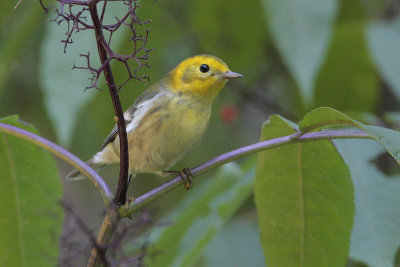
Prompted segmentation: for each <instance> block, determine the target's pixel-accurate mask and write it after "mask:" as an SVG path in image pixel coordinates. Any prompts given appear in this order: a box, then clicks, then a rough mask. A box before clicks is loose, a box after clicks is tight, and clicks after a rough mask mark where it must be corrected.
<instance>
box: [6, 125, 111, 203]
mask: <svg viewBox="0 0 400 267" xmlns="http://www.w3.org/2000/svg"><path fill="white" fill-rule="evenodd" d="M0 132H3V133H6V134H10V135H13V136H16V137H19V138H21V139H24V140H26V141H28V142H31V143H33V144H35V145H37V146H40V147H42V148H44V149H46V150H48V151H50V152H51V153H52V154H54V155H55V156H57V157H59V158H61V159H63V160H64V161H66V162H67V163H69V164H71V165H72V166H74V167H76V168H77V169H78V170H79V171H80V172H82V173H83V174H84V175H86V176H87V177H88V178H89V179H90V181H92V182H93V184H94V185H95V186H96V187H97V188H98V189H99V191H100V194H101V196H102V197H103V200H104V202H105V203H106V204H107V205H108V204H109V203H110V202H111V200H112V199H113V194H112V193H111V190H110V188H109V187H108V185H107V184H106V183H105V182H104V180H103V178H101V176H100V175H98V174H97V172H95V171H94V170H93V169H92V168H90V167H89V165H87V164H86V163H85V162H83V161H82V160H80V159H79V158H78V157H76V156H75V155H74V154H72V153H71V152H69V151H68V150H66V149H64V148H62V147H60V146H58V145H56V144H54V143H53V142H51V141H49V140H47V139H45V138H43V137H41V136H38V135H36V134H34V133H31V132H29V131H26V130H23V129H21V128H18V127H15V126H12V125H9V124H5V123H1V122H0Z"/></svg>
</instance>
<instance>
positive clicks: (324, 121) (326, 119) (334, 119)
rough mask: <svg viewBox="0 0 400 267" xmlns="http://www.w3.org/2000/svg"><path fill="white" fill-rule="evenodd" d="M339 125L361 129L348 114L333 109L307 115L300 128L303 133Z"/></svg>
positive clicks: (321, 109)
mask: <svg viewBox="0 0 400 267" xmlns="http://www.w3.org/2000/svg"><path fill="white" fill-rule="evenodd" d="M337 125H343V126H346V125H348V126H354V127H360V124H359V123H358V122H356V121H354V120H353V119H352V118H350V117H349V116H347V115H346V114H344V113H342V112H340V111H337V110H336V109H333V108H329V107H321V108H316V109H314V110H312V111H310V112H309V113H307V114H306V115H305V116H304V118H303V119H302V120H301V121H300V123H299V128H300V130H301V131H303V132H307V131H308V130H310V129H318V128H320V127H323V126H337Z"/></svg>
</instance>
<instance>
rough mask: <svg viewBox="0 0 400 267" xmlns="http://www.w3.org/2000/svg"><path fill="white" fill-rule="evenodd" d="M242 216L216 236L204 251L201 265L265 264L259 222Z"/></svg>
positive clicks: (252, 266) (232, 266)
mask: <svg viewBox="0 0 400 267" xmlns="http://www.w3.org/2000/svg"><path fill="white" fill-rule="evenodd" d="M245 215H246V216H248V214H247V213H246V214H245ZM242 217H244V216H241V217H239V218H238V219H235V220H234V221H231V222H229V223H228V224H227V225H225V226H224V227H223V229H221V231H220V232H219V233H218V234H217V235H216V236H215V238H214V239H213V241H212V242H210V244H209V245H208V246H207V248H206V249H205V251H204V256H203V257H202V259H201V260H200V262H201V263H203V264H201V266H204V267H209V266H218V267H243V266H251V267H264V266H265V263H264V255H263V251H262V249H261V244H260V235H259V229H258V227H257V224H256V223H255V222H254V221H253V220H249V219H248V218H246V219H245V218H242Z"/></svg>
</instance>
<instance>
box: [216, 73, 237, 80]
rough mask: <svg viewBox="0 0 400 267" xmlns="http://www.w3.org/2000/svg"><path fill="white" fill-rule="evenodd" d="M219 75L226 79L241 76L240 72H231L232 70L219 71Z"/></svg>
mask: <svg viewBox="0 0 400 267" xmlns="http://www.w3.org/2000/svg"><path fill="white" fill-rule="evenodd" d="M220 75H221V78H222V79H228V80H230V79H236V78H242V77H243V75H242V74H240V73H236V72H232V71H227V72H224V73H221V74H220Z"/></svg>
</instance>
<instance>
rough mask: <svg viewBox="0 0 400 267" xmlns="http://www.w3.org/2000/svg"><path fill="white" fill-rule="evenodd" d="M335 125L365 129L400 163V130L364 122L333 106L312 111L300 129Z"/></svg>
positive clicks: (305, 117)
mask: <svg viewBox="0 0 400 267" xmlns="http://www.w3.org/2000/svg"><path fill="white" fill-rule="evenodd" d="M333 125H347V126H348V125H350V126H354V127H358V128H360V129H363V130H365V131H366V132H368V133H369V134H370V135H371V137H373V138H375V140H376V141H377V142H378V143H380V144H381V145H382V146H383V147H384V148H385V149H386V151H387V152H389V154H390V155H392V157H393V158H394V159H395V160H396V161H397V162H398V163H400V132H398V131H395V130H392V129H388V128H383V127H379V126H372V125H366V124H363V123H361V122H358V121H356V120H353V119H351V118H350V117H349V116H347V115H345V114H343V113H341V112H340V111H337V110H335V109H333V108H327V107H322V108H317V109H314V110H313V111H310V112H309V113H308V114H307V115H306V116H304V118H303V120H302V121H301V122H300V130H302V131H308V130H310V129H317V128H320V127H323V126H333Z"/></svg>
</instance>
